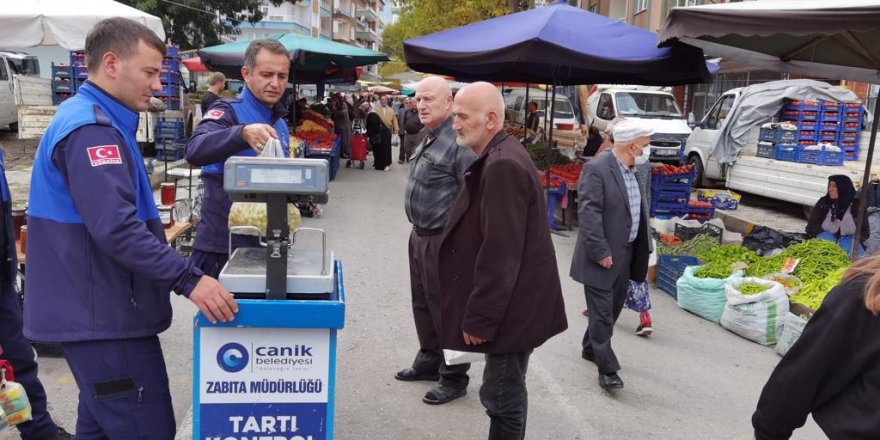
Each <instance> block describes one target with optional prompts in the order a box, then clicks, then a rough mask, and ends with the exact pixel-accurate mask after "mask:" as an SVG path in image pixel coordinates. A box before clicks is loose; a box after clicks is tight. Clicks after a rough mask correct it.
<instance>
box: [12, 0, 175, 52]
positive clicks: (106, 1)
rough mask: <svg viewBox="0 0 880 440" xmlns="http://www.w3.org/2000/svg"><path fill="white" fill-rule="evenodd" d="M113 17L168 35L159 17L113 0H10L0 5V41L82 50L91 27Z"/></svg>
mask: <svg viewBox="0 0 880 440" xmlns="http://www.w3.org/2000/svg"><path fill="white" fill-rule="evenodd" d="M110 17H125V18H130V19H132V20H135V21H137V22H140V23H143V24H144V25H146V26H147V27H148V28H150V29H151V30H152V31H153V32H155V33H156V35H158V36H159V38H161V39H162V40H164V39H165V30H164V29H163V28H162V20H161V19H160V18H159V17H156V16H153V15H150V14H147V13H146V12H143V11H139V10H137V9H135V8H132V7H130V6H126V5H123V4H121V3H117V2H115V1H112V0H89V1H87V2H75V1H70V0H28V1H11V0H10V1H5V2H3V7H2V8H0V42H2V43H0V44H2V46H3V47H5V48H18V47H33V46H51V45H56V44H57V45H60V46H61V47H63V48H65V49H67V50H79V49H82V48H84V47H85V42H86V35H87V34H88V33H89V30H91V29H92V27H93V26H94V25H95V24H96V23H98V22H99V21H101V20H103V19H105V18H110Z"/></svg>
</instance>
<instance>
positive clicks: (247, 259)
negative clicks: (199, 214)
mask: <svg viewBox="0 0 880 440" xmlns="http://www.w3.org/2000/svg"><path fill="white" fill-rule="evenodd" d="M328 182H329V164H328V162H327V161H326V160H323V159H286V158H260V157H233V158H230V159H228V160H227V161H226V165H225V168H224V183H223V187H224V189H225V190H226V192H227V193H228V194H229V196H230V198H231V199H232V200H233V201H234V202H257V203H266V208H267V209H266V211H267V228H266V232H267V234H266V235H267V236H266V238H265V247H259V248H239V249H236V250H235V251H234V252H233V253H231V255H230V258H229V262H228V263H227V264H226V266H225V267H224V268H223V270H222V271H221V273H220V276H219V277H218V279H219V281H220V283H221V284H223V285H224V286H225V287H226V288H227V289H228V290H229V291H230V292H232V293H233V294H234V295H235V297H236V303H237V304H238V307H239V312H238V314H236V316H235V319H234V320H233V321H231V322H226V323H221V322H217V323H215V324H212V323H211V322H210V321H208V320H207V319H206V318H205V317H204V315H202V314H201V313H200V312H199V313H197V314H196V317H195V320H194V330H193V331H194V336H193V338H194V344H193V349H194V355H193V359H194V363H195V365H194V380H193V438H195V439H213V438H264V437H262V436H276V437H272V438H278V437H283V438H285V439H291V440H331V439H333V409H334V391H335V382H336V381H335V372H336V332H337V330H338V329H341V328H342V327H343V325H344V322H345V290H344V283H343V275H342V263H341V262H340V261H338V260H335V259H334V258H333V253H332V251H328V249H327V239H326V233H325V232H324V231H323V230H321V229H314V228H298V229H297V230H296V231H290V230H289V225H288V219H287V205H288V204H289V203H296V202H300V201H304V200H309V199H311V200H314V201H316V202H318V203H326V202H327V200H328V198H329V189H328V185H329V183H328ZM245 228H248V227H245ZM235 230H237V229H236V228H231V229H230V231H231V232H232V231H235ZM306 231H309V232H319V233H320V234H321V238H322V240H321V244H320V248H316V247H314V246H312V247H310V246H308V245H306V244H305V243H304V242H303V241H302V240H300V241H297V237H298V236H299V234H300V233H302V232H306ZM291 232H293V233H292V234H291ZM266 438H268V437H266Z"/></svg>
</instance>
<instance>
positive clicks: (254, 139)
mask: <svg viewBox="0 0 880 440" xmlns="http://www.w3.org/2000/svg"><path fill="white" fill-rule="evenodd" d="M241 138H242V139H244V141H245V142H246V143H247V144H248V145H250V147H251V148H253V149H254V151H256V152H257V153H260V152H262V151H263V147H265V146H266V143H267V142H269V139H278V132H277V131H275V127H272V126H271V125H268V124H250V125H245V126H244V128H242V129H241Z"/></svg>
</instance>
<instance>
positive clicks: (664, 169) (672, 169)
mask: <svg viewBox="0 0 880 440" xmlns="http://www.w3.org/2000/svg"><path fill="white" fill-rule="evenodd" d="M693 170H694V166H693V165H685V166H680V167H677V166H674V165H657V166H654V167H652V168H651V174H652V175H654V176H675V175H680V174H690V173H691V172H692V171H693Z"/></svg>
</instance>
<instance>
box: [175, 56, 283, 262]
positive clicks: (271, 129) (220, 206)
mask: <svg viewBox="0 0 880 440" xmlns="http://www.w3.org/2000/svg"><path fill="white" fill-rule="evenodd" d="M289 72H290V54H289V53H288V52H287V49H286V48H285V47H284V46H283V45H282V44H281V43H280V42H278V40H273V39H266V40H254V41H251V43H250V45H248V48H247V50H246V51H245V58H244V66H243V67H242V68H241V75H242V77H244V82H245V86H244V87H242V89H241V93H239V94H238V96H236V97H234V98H224V99H218V100H217V101H214V102H213V103H212V104H211V106H210V107H209V108H208V111H207V112H205V115H204V116H203V118H202V122H200V123H199V126H198V127H196V129H195V130H194V131H193V135H192V137H191V138H190V139H189V142H187V144H186V160H187V162H189V163H190V164H192V165H195V166H200V167H202V182H204V185H205V195H204V201H203V203H202V213H201V220H200V221H199V226H198V230H197V232H196V241H195V243H193V253H192V256H191V257H190V258H191V259H192V260H193V263H195V264H196V265H197V266H198V267H199V268H201V269H202V270H203V271H204V272H205V273H206V274H208V275H210V276H212V277H217V276H218V275H219V274H220V271H221V270H222V269H223V266H224V265H225V264H226V261H227V260H228V259H229V226H228V223H229V210H230V208H231V207H232V200H231V199H230V198H229V195H228V194H227V193H226V191H225V190H224V189H223V165H224V163H225V162H226V159H228V158H230V157H232V156H256V155H257V154H258V153H259V152H260V151H262V149H263V147H264V146H265V145H266V143H267V142H268V141H269V139H278V140H279V141H281V147H282V149H283V150H284V152H285V154H288V155H289V153H290V133H289V131H288V129H287V121H286V120H285V116H286V115H287V109H286V108H285V106H284V103H283V102H282V101H281V98H282V96H284V90H285V88H286V87H287V79H288V73H289ZM232 244H233V246H234V247H239V246H257V243H256V240H254V239H253V237H246V236H235V237H234V239H233V242H232Z"/></svg>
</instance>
